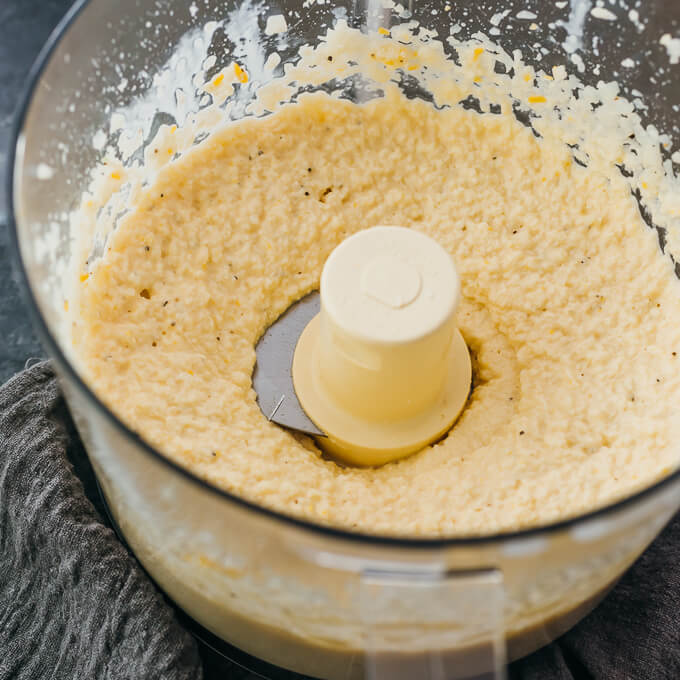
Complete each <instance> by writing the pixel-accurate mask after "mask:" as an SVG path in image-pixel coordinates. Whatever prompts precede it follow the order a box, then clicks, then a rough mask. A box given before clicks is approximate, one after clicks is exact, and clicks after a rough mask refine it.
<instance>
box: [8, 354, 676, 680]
mask: <svg viewBox="0 0 680 680" xmlns="http://www.w3.org/2000/svg"><path fill="white" fill-rule="evenodd" d="M204 662H205V657H204ZM204 665H205V678H206V680H209V679H212V678H215V679H216V678H220V679H221V680H234V679H235V678H243V677H244V675H243V671H241V670H240V669H236V667H233V670H231V669H230V667H229V666H225V665H220V664H217V665H214V664H211V663H205V664H204ZM286 676H287V677H290V678H292V677H293V676H292V675H288V674H286ZM201 677H203V669H202V664H201V658H200V657H199V652H198V649H197V646H196V643H195V642H194V640H193V639H192V638H191V636H190V635H189V634H188V633H187V632H186V631H185V630H183V629H182V627H181V626H180V624H179V623H178V622H177V620H176V619H175V616H174V613H173V610H172V608H171V607H170V606H169V605H168V604H167V603H166V602H165V601H164V600H163V598H162V596H161V595H160V594H159V593H158V592H157V591H156V590H155V588H154V586H153V584H152V583H151V582H150V581H149V580H148V578H147V577H146V575H145V574H144V572H143V571H142V569H141V568H140V566H139V565H138V563H137V562H136V560H135V559H134V557H132V555H130V553H128V552H127V550H126V549H125V548H124V547H123V546H122V545H121V544H120V543H119V542H118V540H117V539H116V536H115V535H114V533H113V532H112V531H111V529H110V528H109V527H108V525H107V523H106V521H105V520H104V519H103V509H102V507H101V504H100V501H99V498H98V495H97V490H96V485H95V482H94V477H93V474H92V469H91V468H90V466H89V463H88V462H87V458H86V456H85V453H84V450H83V447H82V444H81V443H80V441H79V439H78V436H77V434H76V432H75V430H74V427H73V424H72V421H71V419H70V417H69V414H68V411H67V409H66V406H65V404H64V401H63V398H62V396H61V393H60V391H59V388H58V385H57V382H56V379H55V377H54V374H53V372H52V369H51V368H50V365H49V363H41V364H38V365H36V366H33V367H32V368H30V369H28V370H26V371H24V372H23V373H21V374H19V375H17V376H16V377H15V378H13V379H12V380H10V381H9V382H8V383H7V384H6V385H4V387H1V388H0V680H10V679H11V680H42V679H43V678H49V679H50V680H61V679H62V678H63V679H64V680H66V679H68V680H72V679H74V680H76V679H77V680H90V679H92V680H123V679H125V680H127V679H130V680H146V679H147V678H148V679H149V680H183V679H191V680H195V679H199V678H201ZM248 677H252V676H248ZM509 677H510V680H582V679H593V680H678V679H679V678H680V517H676V519H675V520H674V521H673V522H672V523H671V524H670V525H669V526H668V527H667V528H666V530H665V531H664V532H663V534H662V535H661V536H660V537H659V538H658V539H657V540H656V541H655V543H654V544H653V545H652V547H651V548H650V549H649V550H648V551H647V552H646V553H645V554H644V555H643V557H642V558H641V559H640V560H639V561H638V562H637V563H636V564H635V566H634V567H633V568H632V569H631V570H630V571H629V572H628V573H627V574H626V575H625V576H624V577H623V578H622V580H621V582H620V583H619V585H618V586H617V587H616V588H615V589H614V591H613V592H612V593H611V594H610V595H609V596H608V597H607V599H606V600H605V601H604V603H603V604H601V605H600V606H599V607H598V608H597V609H596V610H595V611H594V612H593V613H592V614H591V615H590V616H588V617H587V618H586V619H585V620H584V621H582V622H581V623H580V624H579V625H578V626H576V627H575V628H574V629H573V630H572V631H570V632H569V633H567V634H566V635H564V636H563V637H562V638H560V639H559V640H558V641H556V642H554V643H553V644H551V645H549V646H547V647H545V648H543V649H542V650H540V651H538V652H536V653H535V654H533V655H531V656H529V657H527V658H526V659H522V660H520V661H518V662H515V663H514V664H512V666H511V667H510V670H509ZM381 680H382V679H381ZM385 680H388V679H385ZM414 680H418V679H417V678H414Z"/></svg>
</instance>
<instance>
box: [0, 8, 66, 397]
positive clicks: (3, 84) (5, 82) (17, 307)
mask: <svg viewBox="0 0 680 680" xmlns="http://www.w3.org/2000/svg"><path fill="white" fill-rule="evenodd" d="M71 2H72V0H0V384H2V383H3V382H4V381H5V380H7V378H9V377H10V376H11V375H13V374H14V373H16V372H17V371H19V370H20V369H22V368H23V367H24V364H25V363H26V359H28V358H29V357H42V356H45V352H44V351H43V349H42V348H41V347H40V343H39V342H38V340H37V338H36V336H35V333H34V331H33V326H32V324H31V320H30V318H29V315H28V309H27V305H26V303H25V301H24V300H23V298H22V296H21V294H20V291H19V287H18V286H17V283H16V277H15V275H14V274H13V272H12V268H11V264H10V253H9V244H8V234H7V207H6V206H7V202H6V195H5V185H6V176H7V167H6V165H7V146H8V144H9V136H10V129H11V124H12V118H13V114H14V111H15V109H16V106H17V104H18V102H19V98H20V93H21V92H22V90H23V87H24V83H25V81H26V76H27V74H28V71H29V69H30V67H31V64H32V63H33V61H34V60H35V58H36V56H37V55H38V52H39V51H40V48H41V47H42V46H43V45H44V44H45V41H46V40H47V37H48V35H49V34H50V32H51V31H52V29H53V28H54V26H56V24H57V22H58V21H59V19H60V18H61V17H62V16H63V15H64V14H65V13H66V11H67V10H68V8H69V7H70V6H71Z"/></svg>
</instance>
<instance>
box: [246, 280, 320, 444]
mask: <svg viewBox="0 0 680 680" xmlns="http://www.w3.org/2000/svg"><path fill="white" fill-rule="evenodd" d="M320 307H321V302H320V298H319V293H310V294H309V295H307V296H306V297H304V298H302V299H301V300H299V301H298V302H296V303H295V304H294V305H292V306H291V307H289V308H288V310H287V311H286V312H285V313H284V314H283V315H282V316H281V317H280V318H279V319H278V320H277V321H276V322H275V323H274V324H272V325H271V326H270V327H269V328H268V329H267V331H266V332H265V334H264V335H263V336H262V337H261V338H260V341H259V342H258V343H257V346H256V347H255V354H256V355H257V363H256V364H255V371H254V372H253V387H254V388H255V392H257V403H258V404H259V406H260V410H261V411H262V413H263V414H264V415H265V417H266V418H267V420H271V421H272V422H274V423H276V424H277V425H283V427H288V428H290V429H291V430H298V431H299V432H303V433H305V434H309V435H314V436H315V437H325V436H326V435H325V433H324V432H322V431H321V430H319V428H318V427H316V425H314V423H313V422H312V421H311V420H310V419H309V417H308V416H307V414H306V413H305V412H304V410H303V408H302V406H301V405H300V402H299V401H298V398H297V395H296V394H295V388H294V387H293V376H292V372H291V369H292V366H293V354H294V353H295V346H296V345H297V341H298V339H299V337H300V334H301V333H302V331H303V330H304V329H305V327H306V326H307V324H308V323H309V322H310V321H311V320H312V319H313V318H314V317H315V316H316V315H317V314H318V313H319V309H320Z"/></svg>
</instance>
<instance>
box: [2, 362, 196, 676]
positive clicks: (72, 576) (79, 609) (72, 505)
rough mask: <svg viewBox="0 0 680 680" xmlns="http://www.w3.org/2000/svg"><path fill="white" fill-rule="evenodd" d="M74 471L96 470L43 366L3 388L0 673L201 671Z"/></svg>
mask: <svg viewBox="0 0 680 680" xmlns="http://www.w3.org/2000/svg"><path fill="white" fill-rule="evenodd" d="M74 468H75V469H76V470H78V471H81V470H82V471H83V474H84V475H85V476H86V477H87V476H88V475H89V476H90V477H91V469H90V470H88V467H87V463H86V459H85V456H84V453H83V450H82V445H81V444H80V443H79V440H78V437H77V435H76V433H75V431H74V429H73V425H72V422H71V419H70V418H69V416H68V413H67V411H66V407H65V405H64V401H63V399H62V397H61V394H60V392H59V388H58V385H57V382H56V380H55V377H54V374H53V372H52V370H51V368H50V365H49V363H41V364H38V365H36V366H33V367H32V368H31V369H29V370H27V371H24V372H23V373H21V374H19V375H17V376H16V377H14V378H13V379H12V380H10V381H9V382H8V383H6V384H5V385H4V386H3V387H1V388H0V680H42V679H43V678H45V679H47V678H49V679H50V680H62V679H63V680H90V679H92V680H146V679H147V678H148V679H149V680H197V679H199V678H202V675H203V673H202V667H201V662H200V659H199V656H198V650H197V647H196V643H195V642H194V640H193V638H192V637H191V636H190V635H189V633H187V632H186V631H185V630H184V629H183V628H182V627H181V626H180V625H179V623H178V622H177V621H176V620H175V618H174V615H173V612H172V609H171V608H170V607H169V606H168V605H167V604H166V603H165V602H164V601H163V598H162V596H161V595H160V594H159V593H158V592H157V591H156V590H155V588H154V587H153V585H152V584H151V582H150V581H149V579H148V578H147V577H146V575H145V574H144V572H143V571H142V569H141V567H140V566H139V564H138V563H137V562H136V560H135V559H134V558H132V557H131V556H130V554H129V553H128V552H127V551H126V549H125V548H124V547H123V546H122V545H121V544H120V543H119V541H118V540H117V539H116V536H115V535H114V533H113V532H112V531H111V529H109V528H107V527H106V526H104V524H103V523H102V517H101V515H100V514H99V512H98V511H97V510H96V509H95V507H94V505H93V503H92V502H91V500H90V499H88V497H87V496H86V494H85V492H84V487H83V482H82V481H81V479H80V478H79V476H78V475H76V474H75V472H74ZM87 481H88V482H92V480H91V479H89V480H87ZM86 486H89V488H90V490H91V491H92V490H94V489H95V487H94V484H93V483H86Z"/></svg>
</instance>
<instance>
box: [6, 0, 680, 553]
mask: <svg viewBox="0 0 680 680" xmlns="http://www.w3.org/2000/svg"><path fill="white" fill-rule="evenodd" d="M91 2H92V0H76V2H75V3H74V4H73V5H72V6H71V7H70V8H69V10H68V11H67V12H66V14H65V15H64V16H63V17H62V19H61V20H60V21H59V23H58V24H57V25H56V27H55V28H54V29H53V31H52V32H51V33H50V36H49V37H48V39H47V41H46V43H45V45H44V46H43V48H42V49H41V50H40V52H39V53H38V56H37V58H36V60H35V61H34V63H33V65H32V66H31V69H30V71H29V74H28V76H27V78H26V82H25V85H24V87H23V91H22V92H21V94H20V97H19V103H18V106H17V108H16V110H15V114H14V119H13V123H12V127H11V131H10V138H9V148H8V154H7V169H8V172H7V187H6V189H7V199H8V200H7V208H8V210H7V227H8V233H9V246H10V255H11V260H12V263H13V265H14V267H15V271H16V272H17V273H18V283H19V288H20V290H21V292H22V293H23V295H24V298H25V300H26V301H27V302H28V307H29V313H30V315H31V317H32V319H33V324H34V327H35V328H36V329H37V331H38V334H39V336H40V338H41V340H42V342H43V345H44V346H45V348H46V349H47V351H48V353H49V354H50V355H51V356H52V357H53V358H54V360H55V361H56V363H57V364H58V365H59V367H60V368H61V370H62V371H63V373H64V374H65V375H66V376H68V378H69V379H70V380H71V381H72V382H73V383H74V384H75V385H76V387H77V389H78V390H79V391H80V392H81V393H82V394H84V395H85V397H86V399H87V400H88V401H89V402H90V404H91V405H92V406H93V407H94V408H95V409H96V410H97V411H98V412H99V413H100V415H101V416H102V417H103V418H105V419H106V420H107V421H108V422H109V425H111V426H112V427H113V428H114V429H115V430H117V431H118V433H119V434H120V435H121V436H123V437H124V438H126V439H128V440H129V441H130V442H131V443H132V444H133V445H135V446H136V447H137V448H138V449H140V450H141V451H142V452H143V453H144V454H146V455H148V456H151V457H152V458H153V459H154V460H155V461H157V462H159V463H160V464H161V465H164V466H166V467H167V468H169V469H170V470H172V471H173V472H174V473H176V474H178V475H180V476H181V477H183V478H184V479H186V480H187V481H188V482H190V483H193V484H194V485H196V486H197V487H198V488H200V489H203V490H205V491H206V492H208V493H210V494H213V495H214V496H216V497H218V498H220V499H222V500H224V501H226V502H227V503H231V504H234V505H236V506H238V507H240V508H241V509H243V510H247V511H251V512H253V513H255V514H256V515H259V516H260V517H262V518H265V519H268V520H274V521H276V522H281V523H283V524H285V525H287V526H289V527H290V528H294V529H301V530H303V531H305V532H307V533H312V534H314V535H315V536H317V537H321V538H328V539H340V540H342V541H345V542H349V543H354V544H364V545H373V546H375V547H384V548H399V549H402V550H429V551H431V550H447V549H451V548H465V547H467V548H470V547H491V546H492V545H493V544H498V543H502V542H505V541H521V540H528V539H533V538H537V537H543V536H545V535H546V534H555V533H559V532H561V531H568V530H570V529H572V528H574V527H576V526H579V525H580V524H583V523H586V522H591V521H597V520H602V519H604V518H607V517H608V516H610V515H613V514H616V513H618V512H620V511H624V510H627V509H630V508H632V507H633V506H636V505H638V504H639V503H641V502H643V501H646V500H649V499H651V498H652V497H653V496H655V495H657V494H659V493H661V492H662V491H664V490H665V489H668V488H670V487H672V486H673V485H675V484H676V483H680V468H678V469H677V470H676V471H674V472H673V473H671V474H670V475H668V476H667V477H664V478H663V479H661V480H658V481H656V482H654V483H653V484H651V485H650V486H647V487H645V488H644V489H641V490H639V491H637V492H635V493H634V494H632V495H630V496H626V497H625V498H622V499H619V500H618V501H615V502H613V503H610V504H608V505H604V506H602V507H598V508H596V509H594V510H592V511H590V512H586V513H584V514H581V515H576V516H573V517H569V518H566V519H563V520H559V521H556V522H551V523H547V524H542V525H537V526H532V527H528V528H525V529H520V530H517V531H503V532H498V533H494V534H482V535H469V536H468V535H465V536H458V537H456V536H452V537H447V536H441V537H437V536H431V537H427V536H425V537H408V536H400V535H386V534H370V533H366V532H358V531H356V532H355V531H349V530H346V529H341V528H338V527H333V526H327V525H323V524H320V523H317V522H314V521H311V520H307V519H303V518H301V517H296V516H294V515H290V514H286V513H283V512H278V511H276V510H274V509H271V508H268V507H266V506H264V505H259V504H257V503H255V502H253V501H249V500H247V499H246V498H242V497H240V496H237V495H236V494H232V493H230V492H229V491H226V490H225V489H222V488H220V487H217V486H215V485H213V484H210V483H209V482H207V481H206V480H203V479H201V478H199V477H197V476H196V475H194V474H193V473H192V472H190V471H189V470H188V469H186V468H184V467H183V466H181V465H180V464H178V463H176V462H174V461H172V460H171V459H170V458H168V457H167V456H165V455H164V454H163V453H161V451H160V450H158V449H156V448H155V447H154V446H152V445H151V444H150V443H148V442H147V441H146V440H144V439H143V438H142V437H141V436H140V435H139V434H138V433H136V432H135V431H133V430H132V429H131V428H129V427H128V426H127V425H126V424H125V423H124V422H123V420H122V419H120V418H119V417H118V416H117V415H116V414H115V413H114V412H113V411H112V410H110V409H109V408H108V407H107V406H106V405H105V404H104V403H103V401H101V399H100V398H99V397H98V396H97V394H96V393H95V391H94V390H93V389H92V388H91V387H90V386H89V385H88V384H87V383H86V382H85V380H84V379H83V378H82V377H81V376H80V374H79V373H78V371H77V370H76V369H75V367H74V366H73V365H72V363H71V362H70V361H69V360H68V358H67V357H66V354H65V352H64V351H63V350H62V348H61V346H60V344H59V342H58V341H57V339H56V338H55V336H54V334H53V333H52V331H51V330H50V327H49V325H48V323H47V321H46V320H45V318H44V317H43V315H42V314H41V312H40V306H39V304H38V301H37V297H36V295H35V293H34V291H33V287H32V285H31V279H30V277H29V274H28V271H27V269H26V264H25V262H24V260H23V257H22V254H21V247H20V243H19V240H20V239H19V233H18V229H17V217H16V213H15V203H16V196H15V190H16V184H17V182H16V181H15V178H16V177H17V176H18V167H17V147H18V144H19V141H20V139H21V137H22V136H23V130H24V124H25V122H26V118H27V115H28V112H29V110H30V107H31V104H32V102H33V94H34V92H35V90H36V87H37V86H38V83H39V82H40V78H41V76H42V74H43V72H44V70H45V68H46V67H47V65H48V64H49V63H50V61H51V57H52V55H53V53H54V51H55V50H56V48H57V47H58V45H59V43H60V42H61V40H62V38H63V37H64V36H65V35H66V33H67V32H68V31H69V29H70V28H71V27H72V26H73V25H74V24H75V23H76V21H77V19H78V17H79V16H80V15H81V13H82V12H83V10H85V9H86V8H87V7H88V6H89V5H90V4H91Z"/></svg>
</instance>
